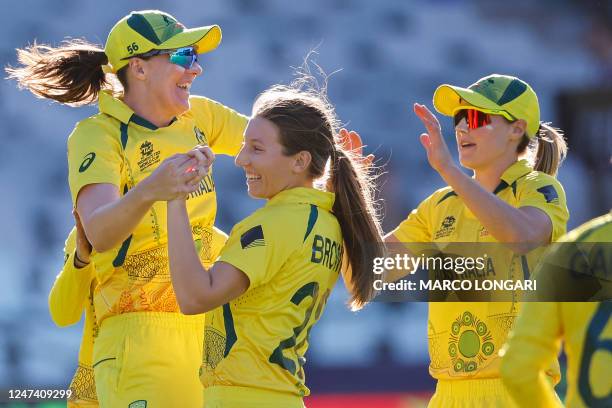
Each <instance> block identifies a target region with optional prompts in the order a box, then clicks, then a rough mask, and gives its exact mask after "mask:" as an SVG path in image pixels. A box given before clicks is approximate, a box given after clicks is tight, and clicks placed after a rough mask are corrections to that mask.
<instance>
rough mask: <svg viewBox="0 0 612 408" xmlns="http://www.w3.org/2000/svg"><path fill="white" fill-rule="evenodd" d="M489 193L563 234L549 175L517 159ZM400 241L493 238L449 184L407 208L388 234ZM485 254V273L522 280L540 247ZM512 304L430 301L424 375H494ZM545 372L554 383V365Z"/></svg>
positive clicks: (562, 213) (561, 210)
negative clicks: (534, 212) (531, 211)
mask: <svg viewBox="0 0 612 408" xmlns="http://www.w3.org/2000/svg"><path fill="white" fill-rule="evenodd" d="M494 194H495V195H496V196H497V197H498V198H500V199H501V200H503V201H504V202H506V203H508V204H510V205H511V206H513V207H517V208H518V207H526V206H529V207H536V208H539V209H540V210H542V211H544V212H545V213H546V214H547V215H548V216H549V217H550V219H551V221H552V225H553V232H552V240H553V241H554V240H557V239H558V238H559V237H560V236H561V235H563V234H564V233H565V229H566V223H567V220H568V217H569V214H568V210H567V206H566V201H565V192H564V191H563V188H562V187H561V184H559V182H558V181H557V180H556V179H555V178H554V177H552V176H549V175H547V174H545V173H542V172H537V171H534V170H533V168H531V167H530V166H529V164H528V163H527V161H525V160H519V161H517V162H515V163H514V164H513V165H511V166H510V167H509V168H508V169H506V171H505V172H504V173H503V174H502V176H501V182H500V184H499V186H498V187H497V188H496V189H495V191H494ZM392 233H393V235H394V236H395V238H396V239H397V240H398V241H400V242H405V243H411V242H434V243H443V242H496V240H495V238H493V237H492V236H491V235H490V234H489V232H488V231H487V230H486V229H485V228H484V227H483V226H482V225H481V224H480V222H479V221H478V219H476V217H475V216H474V215H473V214H472V213H471V212H470V210H469V209H468V208H467V207H466V206H465V204H464V203H463V200H462V199H461V197H459V196H458V195H457V194H456V193H455V192H454V191H453V190H452V189H451V188H450V187H445V188H442V189H440V190H438V191H436V192H435V193H433V194H432V195H431V196H429V197H428V198H427V199H425V200H424V201H423V202H422V203H421V204H420V205H419V206H418V208H417V209H415V210H414V211H412V213H411V214H410V215H409V216H408V218H407V219H406V220H404V221H403V222H402V223H401V224H400V225H399V226H398V227H397V228H396V229H395V230H394V231H393V232H392ZM501 251H504V252H503V253H498V254H496V256H495V258H494V259H493V258H489V260H488V264H487V267H486V268H485V272H484V273H485V274H486V277H489V278H503V279H513V280H518V279H523V278H526V277H529V276H530V270H531V269H532V268H533V266H535V262H536V261H537V259H538V256H539V252H541V251H540V250H534V251H532V252H530V253H529V254H528V255H527V256H521V255H518V254H514V253H512V251H510V250H509V249H508V250H507V251H505V250H504V249H503V248H502V249H498V252H501ZM519 298H520V296H519V294H517V296H516V297H515V299H517V301H513V302H462V303H458V302H445V303H440V302H432V303H430V304H429V321H428V341H429V354H430V359H431V363H430V366H429V372H430V374H431V375H432V376H433V377H434V378H436V379H438V380H452V379H467V378H470V379H474V378H498V377H499V376H500V375H499V365H500V358H499V357H498V352H499V349H500V347H501V346H502V345H503V344H504V342H505V340H506V337H507V334H508V331H509V330H510V328H511V327H512V326H513V324H514V320H515V318H516V316H517V313H518V307H519V304H518V299H519ZM554 371H555V372H554V373H551V375H552V376H553V377H554V378H555V379H556V380H557V381H558V379H559V378H560V377H559V369H558V364H557V366H556V367H555V369H554Z"/></svg>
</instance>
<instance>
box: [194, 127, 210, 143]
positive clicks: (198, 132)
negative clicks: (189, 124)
mask: <svg viewBox="0 0 612 408" xmlns="http://www.w3.org/2000/svg"><path fill="white" fill-rule="evenodd" d="M193 133H195V137H196V140H197V141H198V144H201V145H208V138H207V137H206V135H205V134H204V132H202V131H201V130H200V129H198V127H197V126H194V127H193Z"/></svg>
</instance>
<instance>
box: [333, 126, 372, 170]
mask: <svg viewBox="0 0 612 408" xmlns="http://www.w3.org/2000/svg"><path fill="white" fill-rule="evenodd" d="M339 136H340V146H342V148H343V149H344V150H347V151H351V152H353V154H354V155H356V156H357V159H358V160H361V161H362V162H361V163H362V164H363V165H364V166H365V167H366V168H369V167H371V166H372V163H373V162H374V158H375V157H374V155H373V154H368V155H367V156H366V157H363V141H362V140H361V136H359V133H357V132H355V131H354V130H351V131H348V130H346V129H344V128H342V129H340V133H339Z"/></svg>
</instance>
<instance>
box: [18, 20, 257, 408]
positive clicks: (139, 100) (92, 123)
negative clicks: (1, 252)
mask: <svg viewBox="0 0 612 408" xmlns="http://www.w3.org/2000/svg"><path fill="white" fill-rule="evenodd" d="M220 41H221V30H220V28H219V27H218V26H216V25H213V26H207V27H198V28H193V29H186V28H185V27H184V26H183V25H182V24H181V23H179V22H177V21H176V19H175V18H174V17H172V16H170V15H169V14H166V13H163V12H160V11H151V10H148V11H140V12H132V13H131V14H129V15H128V16H126V17H124V18H122V19H121V20H120V21H119V22H117V24H116V25H115V26H114V27H113V28H112V30H111V32H110V34H109V36H108V39H107V41H106V45H105V48H104V50H102V49H100V48H98V47H96V46H93V45H91V44H88V43H85V42H83V41H71V42H68V43H67V44H65V45H64V46H61V47H58V48H52V47H46V46H41V45H36V44H35V45H33V46H31V47H29V48H27V49H24V50H19V61H20V63H21V64H22V66H21V67H19V68H14V69H9V70H8V71H9V74H10V76H11V77H12V78H15V79H17V80H18V82H19V84H20V86H22V87H24V88H27V89H29V90H30V91H31V92H33V93H34V94H35V95H37V96H39V97H43V98H50V99H53V100H56V101H58V102H60V103H64V104H68V105H81V104H86V103H92V102H95V101H98V106H99V109H100V112H99V113H98V114H96V115H94V116H92V117H90V118H87V119H85V120H83V121H81V122H79V123H78V124H77V125H76V127H75V129H74V131H73V132H72V134H71V135H70V137H69V139H68V165H69V183H70V190H71V195H72V201H73V205H74V207H75V208H76V211H77V212H78V214H79V216H80V219H81V221H82V222H83V227H84V230H85V232H86V235H87V238H88V240H89V242H91V244H92V246H93V252H92V254H91V261H92V262H93V263H94V264H95V274H96V278H97V281H98V283H97V286H96V288H95V292H94V308H95V313H96V320H97V324H98V326H99V331H98V335H97V337H96V339H95V343H94V350H93V360H92V361H93V368H94V372H95V381H96V390H97V395H98V399H99V402H100V406H102V407H116V406H132V407H140V406H146V405H149V406H175V405H176V404H177V403H180V405H181V406H184V407H200V406H201V405H202V386H201V384H200V383H199V381H198V378H197V373H198V369H199V366H200V362H201V355H202V340H203V325H204V321H203V319H204V318H203V316H184V315H182V314H181V313H180V311H179V307H178V304H177V302H176V298H175V295H174V291H173V288H172V283H171V280H170V274H169V270H168V258H167V232H166V205H165V204H163V203H156V202H157V201H160V200H165V199H167V198H169V196H168V194H167V191H168V190H169V188H168V183H170V184H171V186H172V188H177V189H180V191H181V192H182V193H185V194H189V197H188V200H187V202H186V203H187V204H186V205H187V210H188V213H189V218H190V231H191V234H192V240H193V241H196V242H199V243H200V244H204V243H208V242H210V239H211V236H212V225H213V223H214V218H215V214H216V195H215V194H216V193H215V184H214V181H213V179H212V175H211V174H208V173H207V168H206V167H207V166H208V165H209V164H210V160H208V159H209V158H207V157H205V156H204V154H203V153H201V152H200V151H199V150H197V149H194V150H191V151H190V149H192V148H193V147H194V146H195V145H198V144H202V145H209V146H210V148H212V151H214V152H215V153H222V154H229V155H236V154H237V153H238V151H239V149H240V146H241V143H242V138H243V132H244V128H245V126H246V118H245V117H244V116H242V115H239V114H237V113H236V112H234V111H233V110H231V109H229V108H227V107H225V106H223V105H221V104H219V103H216V102H214V101H211V100H209V99H207V98H204V97H200V96H191V95H190V92H189V88H190V87H191V84H192V82H193V81H194V80H195V78H196V77H197V76H199V75H200V74H201V73H202V68H201V67H200V65H199V63H198V54H201V53H206V52H210V51H212V50H214V49H215V48H216V47H217V46H218V45H219V43H220ZM115 80H118V82H119V83H120V85H121V86H120V87H119V86H114V83H115V82H116V81H115ZM186 151H190V152H189V153H188V154H181V153H182V152H186ZM169 174H172V175H176V176H177V177H178V178H179V179H180V181H181V183H180V184H179V185H177V183H176V177H169Z"/></svg>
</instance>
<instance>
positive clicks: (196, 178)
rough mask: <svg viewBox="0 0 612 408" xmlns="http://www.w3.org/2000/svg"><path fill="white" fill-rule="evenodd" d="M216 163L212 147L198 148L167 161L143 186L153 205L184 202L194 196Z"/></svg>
mask: <svg viewBox="0 0 612 408" xmlns="http://www.w3.org/2000/svg"><path fill="white" fill-rule="evenodd" d="M214 161H215V154H214V153H213V151H212V150H211V149H210V147H208V146H205V145H198V146H196V147H194V148H193V149H192V150H190V151H188V152H186V153H179V154H175V155H173V156H170V157H168V158H167V159H165V160H164V161H163V162H162V163H161V164H160V165H159V166H158V167H157V168H156V169H155V171H153V173H151V175H150V176H149V177H147V178H146V179H145V180H143V182H146V184H147V187H148V188H147V190H148V191H149V195H150V199H151V200H152V201H172V200H185V199H187V197H188V196H189V194H191V193H193V192H195V191H196V190H197V189H198V188H199V185H200V182H201V181H202V179H203V178H204V177H206V176H207V175H208V173H209V171H210V168H211V166H212V164H213V162H214Z"/></svg>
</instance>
